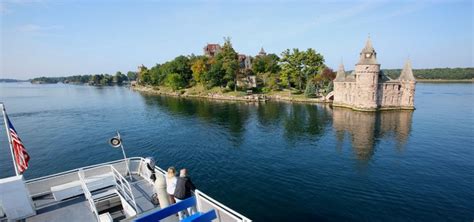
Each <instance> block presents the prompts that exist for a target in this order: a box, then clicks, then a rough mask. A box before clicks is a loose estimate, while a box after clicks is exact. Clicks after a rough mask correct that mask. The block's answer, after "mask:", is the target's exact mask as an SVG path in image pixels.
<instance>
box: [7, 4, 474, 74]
mask: <svg viewBox="0 0 474 222" xmlns="http://www.w3.org/2000/svg"><path fill="white" fill-rule="evenodd" d="M473 14H474V6H473V3H472V1H457V0H452V1H441V0H439V1H424V0H419V1H409V0H396V1H382V0H373V1H337V0H336V1H329V0H327V1H316V0H315V1H250V0H249V1H247V0H241V1H171V0H169V1H151V0H136V1H125V0H116V1H112V0H95V1H94V0H0V29H1V39H0V41H1V45H0V53H1V55H0V58H1V62H0V66H1V67H0V78H15V79H29V78H33V77H38V76H69V75H79V74H81V75H82V74H99V73H109V74H114V73H115V72H117V71H121V72H127V71H130V70H132V71H136V70H137V66H139V65H140V64H144V65H145V66H147V67H151V66H154V65H155V64H156V63H163V62H166V61H168V60H171V59H173V58H174V57H176V56H179V55H189V54H192V53H193V54H195V55H201V54H203V52H202V50H203V47H204V46H205V45H206V44H207V43H221V44H222V43H223V42H224V37H230V38H231V40H232V45H233V47H234V49H235V50H236V51H237V52H239V53H242V54H247V55H256V54H257V53H258V52H259V50H260V48H261V47H263V48H264V49H265V51H267V52H268V53H276V54H278V55H280V54H281V52H282V51H284V50H285V49H288V48H290V49H291V48H299V49H301V50H305V49H307V48H313V49H315V50H316V51H317V52H319V53H321V54H322V55H323V56H324V58H325V61H326V64H327V65H328V66H329V67H331V68H333V69H337V67H338V65H339V64H340V63H341V62H342V63H343V64H344V65H345V67H346V70H351V69H353V68H354V64H355V63H356V62H357V60H358V56H359V52H360V50H361V49H362V48H363V47H364V45H365V41H366V39H367V38H368V36H370V38H371V40H372V43H373V46H374V48H375V50H376V51H377V56H378V62H379V63H380V64H381V67H382V68H402V67H403V64H404V63H405V61H406V60H407V59H408V58H409V59H410V60H411V62H412V64H413V67H414V68H444V67H474V61H473V51H474V48H473V47H474V46H473V45H474V43H473V41H474V40H473V30H474V28H473V20H474V15H473Z"/></svg>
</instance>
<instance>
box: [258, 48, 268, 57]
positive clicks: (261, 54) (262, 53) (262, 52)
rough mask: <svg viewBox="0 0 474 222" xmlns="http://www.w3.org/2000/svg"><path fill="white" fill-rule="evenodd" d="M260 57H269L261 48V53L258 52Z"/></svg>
mask: <svg viewBox="0 0 474 222" xmlns="http://www.w3.org/2000/svg"><path fill="white" fill-rule="evenodd" d="M258 55H259V56H266V55H267V52H265V50H264V49H263V47H262V48H260V52H258Z"/></svg>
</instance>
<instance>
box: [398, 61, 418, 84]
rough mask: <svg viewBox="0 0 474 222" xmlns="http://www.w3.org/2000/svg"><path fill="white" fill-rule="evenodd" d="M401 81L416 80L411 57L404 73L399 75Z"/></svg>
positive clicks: (404, 68)
mask: <svg viewBox="0 0 474 222" xmlns="http://www.w3.org/2000/svg"><path fill="white" fill-rule="evenodd" d="M398 80H400V81H415V76H413V70H412V69H411V62H410V60H409V59H407V61H406V62H405V66H404V67H403V70H402V73H401V74H400V77H398Z"/></svg>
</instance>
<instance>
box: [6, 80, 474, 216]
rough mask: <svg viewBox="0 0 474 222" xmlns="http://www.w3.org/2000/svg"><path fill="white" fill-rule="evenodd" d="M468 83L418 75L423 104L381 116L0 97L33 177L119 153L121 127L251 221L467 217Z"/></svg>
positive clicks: (471, 168)
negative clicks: (111, 142) (427, 80)
mask: <svg viewBox="0 0 474 222" xmlns="http://www.w3.org/2000/svg"><path fill="white" fill-rule="evenodd" d="M473 86H474V85H473V84H424V83H419V84H418V85H417V91H416V98H415V100H416V101H415V102H416V108H417V110H415V111H414V112H382V113H378V114H373V113H361V112H353V111H350V110H347V109H336V108H334V109H332V108H331V107H328V106H322V105H307V104H291V103H277V102H269V103H266V104H263V103H262V104H253V103H251V104H247V103H236V102H218V101H207V100H189V99H178V98H172V97H159V96H150V95H142V94H140V93H137V92H133V91H130V90H129V89H127V88H123V87H89V86H75V85H61V84H59V85H30V84H28V83H21V84H18V83H14V84H11V83H10V84H1V85H0V97H1V98H0V100H3V101H4V102H5V103H6V105H7V111H8V112H9V114H10V118H11V119H12V121H13V124H14V125H15V127H16V129H17V131H18V132H19V135H20V137H21V138H22V140H23V142H24V144H25V145H26V148H27V149H28V152H29V153H30V155H31V158H32V159H31V161H30V168H29V169H28V171H27V172H26V173H25V177H26V178H34V177H38V176H43V175H48V174H52V173H57V172H61V171H65V170H69V169H73V168H78V167H81V166H85V165H90V164H96V163H101V162H104V161H111V160H116V159H119V158H121V152H120V150H118V149H114V148H111V147H110V146H108V144H107V140H108V139H109V138H110V137H111V136H113V135H114V131H115V130H116V129H118V130H120V132H121V134H122V136H123V138H124V145H125V147H126V151H127V154H128V155H129V156H154V157H155V158H156V159H157V164H158V165H159V166H160V167H162V168H167V167H168V166H171V165H173V166H176V167H177V168H182V167H186V168H188V169H189V170H190V174H191V176H192V178H193V180H194V182H195V184H196V185H197V186H198V188H199V189H201V190H203V191H204V192H206V193H208V194H209V195H211V196H212V197H214V198H216V199H217V200H219V201H221V202H223V203H224V204H226V205H228V206H229V207H231V208H233V209H236V210H237V211H238V212H241V213H242V214H244V215H246V216H248V217H249V218H251V219H253V220H255V221H316V220H323V221H342V220H351V221H364V220H376V221H381V220H384V221H385V220H388V221H411V220H412V221H420V220H422V221H438V220H442V221H444V220H452V221H472V220H473V219H474V174H473V172H474V161H473V160H474V147H473V144H474V141H473V137H474V110H473V109H474V108H473V107H474V104H473V101H474V88H473ZM2 130H3V129H2ZM0 139H1V140H0V146H1V147H0V149H1V150H0V151H1V153H3V155H0V176H1V177H5V176H10V175H12V174H13V168H12V164H11V158H10V154H9V153H8V146H7V142H6V141H7V138H6V136H5V134H4V131H2V132H1V137H0Z"/></svg>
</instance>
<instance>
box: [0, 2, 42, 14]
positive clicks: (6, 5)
mask: <svg viewBox="0 0 474 222" xmlns="http://www.w3.org/2000/svg"><path fill="white" fill-rule="evenodd" d="M45 3H46V0H0V15H7V14H10V13H12V12H13V10H12V9H11V8H15V7H16V6H20V7H21V6H23V7H24V6H36V5H44V4H45Z"/></svg>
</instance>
